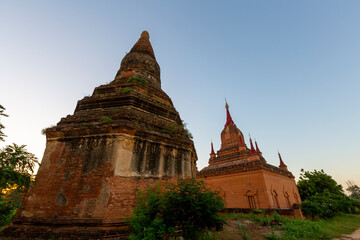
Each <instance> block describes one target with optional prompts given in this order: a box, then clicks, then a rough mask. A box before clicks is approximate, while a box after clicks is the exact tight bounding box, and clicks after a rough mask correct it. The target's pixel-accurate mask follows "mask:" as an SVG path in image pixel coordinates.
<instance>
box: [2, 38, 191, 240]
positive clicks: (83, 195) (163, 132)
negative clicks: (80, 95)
mask: <svg viewBox="0 0 360 240" xmlns="http://www.w3.org/2000/svg"><path fill="white" fill-rule="evenodd" d="M46 138H47V142H46V149H45V153H44V157H43V160H42V164H41V166H40V168H39V171H38V175H37V177H36V185H35V186H34V187H32V188H31V189H30V190H29V191H28V194H27V197H26V198H25V199H24V202H23V205H22V207H21V208H20V209H19V210H18V212H17V213H16V217H15V218H14V220H13V225H12V226H10V227H9V228H7V229H6V230H5V231H4V232H3V233H4V234H5V235H3V236H5V237H12V238H16V239H17V238H24V239H26V238H41V239H49V238H52V237H54V236H56V237H59V238H60V239H78V238H79V239H83V238H84V239H85V238H88V239H93V238H95V239H97V238H115V239H116V238H123V237H124V236H126V229H127V227H126V225H125V224H124V221H125V219H126V218H128V217H129V216H130V214H131V212H132V209H133V207H134V206H135V204H136V195H137V192H138V191H139V190H140V189H144V188H146V187H147V186H150V185H154V184H155V183H156V182H158V181H163V179H168V178H173V177H175V176H180V177H191V176H195V171H196V160H197V155H196V152H195V148H194V144H193V141H192V140H191V139H190V138H189V136H188V132H187V131H186V129H185V128H184V126H183V124H182V121H181V118H180V115H179V113H178V112H177V111H176V109H175V107H174V106H173V103H172V101H171V99H170V97H169V96H167V94H166V93H165V92H164V91H163V90H162V89H161V81H160V67H159V65H158V64H157V62H156V59H155V55H154V52H153V49H152V47H151V44H150V42H149V34H148V33H147V32H143V34H142V35H141V38H140V39H139V40H138V42H137V43H136V44H135V45H134V47H133V48H132V49H131V51H130V52H129V53H128V54H127V55H126V56H125V57H124V59H123V61H122V62H121V66H120V70H119V71H118V73H117V75H116V77H115V80H114V81H112V82H111V83H109V84H107V85H102V86H99V87H97V88H95V90H94V93H93V95H92V96H90V97H85V98H84V99H82V100H80V101H78V104H77V106H76V109H75V112H74V114H73V115H69V116H67V117H65V118H62V119H61V120H60V122H59V123H58V124H57V125H56V126H55V127H52V128H49V129H47V131H46Z"/></svg>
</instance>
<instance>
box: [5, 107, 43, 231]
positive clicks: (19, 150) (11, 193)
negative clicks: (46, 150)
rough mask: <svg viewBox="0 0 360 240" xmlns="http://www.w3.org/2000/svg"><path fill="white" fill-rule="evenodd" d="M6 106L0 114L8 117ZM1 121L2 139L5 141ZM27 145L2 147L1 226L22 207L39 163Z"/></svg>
mask: <svg viewBox="0 0 360 240" xmlns="http://www.w3.org/2000/svg"><path fill="white" fill-rule="evenodd" d="M4 111H5V108H4V107H3V106H1V105H0V116H4V117H7V115H6V114H5V113H4ZM2 129H4V125H2V124H1V123H0V141H4V137H5V134H4V133H3V132H2ZM25 147H26V146H25V145H21V146H19V145H17V144H15V143H13V144H12V145H8V146H6V147H4V148H2V149H0V226H2V225H4V224H7V223H9V221H10V220H11V218H12V216H13V215H14V214H15V211H16V209H17V208H18V207H20V204H21V200H22V196H23V194H24V193H25V192H26V190H27V189H28V188H29V186H30V183H31V180H32V178H33V175H32V174H33V173H34V168H35V166H36V164H39V162H38V160H37V158H36V157H35V155H34V154H32V153H29V152H27V151H26V149H25Z"/></svg>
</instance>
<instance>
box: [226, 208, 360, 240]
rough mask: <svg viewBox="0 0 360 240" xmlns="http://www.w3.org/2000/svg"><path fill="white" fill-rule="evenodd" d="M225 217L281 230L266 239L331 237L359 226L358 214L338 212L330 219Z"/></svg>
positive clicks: (288, 239) (339, 235) (230, 215)
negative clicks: (279, 234) (247, 220)
mask: <svg viewBox="0 0 360 240" xmlns="http://www.w3.org/2000/svg"><path fill="white" fill-rule="evenodd" d="M223 217H224V218H225V219H241V218H242V219H249V220H251V221H252V222H257V223H259V224H261V225H262V226H270V227H271V229H272V230H278V231H281V236H278V235H276V234H274V233H271V234H267V235H264V237H265V238H267V239H277V240H301V239H333V238H335V237H341V235H343V234H350V233H352V232H354V231H355V230H356V229H358V228H360V215H359V214H357V215H356V214H344V213H342V214H338V215H336V216H335V217H334V218H332V219H322V220H307V219H289V218H284V217H281V216H279V215H278V214H277V213H274V214H273V215H265V214H258V215H255V214H253V213H250V214H224V215H223Z"/></svg>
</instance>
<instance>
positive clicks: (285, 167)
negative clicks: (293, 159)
mask: <svg viewBox="0 0 360 240" xmlns="http://www.w3.org/2000/svg"><path fill="white" fill-rule="evenodd" d="M278 155H279V160H280V165H279V168H283V169H286V170H287V166H286V165H285V163H284V162H283V160H282V158H281V154H280V152H279V151H278Z"/></svg>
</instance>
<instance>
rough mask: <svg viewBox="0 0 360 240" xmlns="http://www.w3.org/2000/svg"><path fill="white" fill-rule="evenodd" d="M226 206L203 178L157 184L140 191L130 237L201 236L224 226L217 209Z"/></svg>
mask: <svg viewBox="0 0 360 240" xmlns="http://www.w3.org/2000/svg"><path fill="white" fill-rule="evenodd" d="M223 208H224V203H223V200H222V198H221V197H220V196H219V195H218V194H217V193H216V192H214V191H212V190H210V189H209V188H207V187H206V186H205V185H204V182H202V181H198V180H196V179H193V178H192V179H184V180H178V182H177V184H175V183H167V184H163V185H160V184H158V185H156V186H155V187H153V188H148V189H147V190H146V191H144V192H139V195H138V204H137V206H136V207H135V209H134V211H133V213H132V217H131V219H130V225H131V228H132V234H131V235H130V239H132V240H137V239H154V240H157V239H164V238H167V239H168V238H170V237H179V236H182V237H183V238H184V239H200V238H203V237H204V233H205V231H206V230H214V229H217V230H219V229H221V227H222V225H223V223H224V220H222V219H221V217H220V215H219V213H218V211H219V210H221V209H223Z"/></svg>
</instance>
